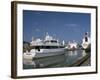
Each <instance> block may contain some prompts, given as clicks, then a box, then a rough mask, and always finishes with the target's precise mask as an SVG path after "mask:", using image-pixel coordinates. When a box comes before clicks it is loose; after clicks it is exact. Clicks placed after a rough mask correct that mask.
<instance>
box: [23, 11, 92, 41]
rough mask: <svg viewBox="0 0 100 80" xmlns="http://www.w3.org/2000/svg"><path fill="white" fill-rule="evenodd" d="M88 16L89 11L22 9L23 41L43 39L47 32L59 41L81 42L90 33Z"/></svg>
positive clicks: (89, 16)
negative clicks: (85, 34)
mask: <svg viewBox="0 0 100 80" xmlns="http://www.w3.org/2000/svg"><path fill="white" fill-rule="evenodd" d="M90 18H91V15H90V14H89V13H75V12H51V11H34V10H23V41H27V42H30V41H31V40H32V37H34V38H35V39H37V38H40V39H44V37H45V34H46V33H47V32H48V34H49V35H51V36H53V37H54V38H56V39H59V40H60V41H62V40H64V41H66V42H67V41H73V40H75V41H76V42H81V41H82V38H83V36H84V33H85V32H89V33H90V26H91V25H90V24H91V23H90V20H91V19H90Z"/></svg>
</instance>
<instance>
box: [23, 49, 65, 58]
mask: <svg viewBox="0 0 100 80" xmlns="http://www.w3.org/2000/svg"><path fill="white" fill-rule="evenodd" d="M65 51H66V49H42V50H40V51H35V50H34V49H33V50H32V51H31V52H28V53H24V58H27V59H28V58H29V59H32V58H43V57H50V56H56V55H61V54H64V53H65Z"/></svg>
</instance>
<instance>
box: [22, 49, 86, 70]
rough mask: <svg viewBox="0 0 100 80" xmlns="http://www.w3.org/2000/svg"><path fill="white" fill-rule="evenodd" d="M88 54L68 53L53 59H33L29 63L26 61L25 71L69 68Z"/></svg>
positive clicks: (77, 51)
mask: <svg viewBox="0 0 100 80" xmlns="http://www.w3.org/2000/svg"><path fill="white" fill-rule="evenodd" d="M87 54H88V53H87V52H85V51H84V50H76V51H66V52H65V54H64V55H58V56H53V57H45V58H40V59H33V60H31V61H29V62H27V61H28V60H26V61H25V60H24V65H23V68H24V69H33V68H50V67H65V66H66V67H67V66H69V65H71V64H73V63H74V62H76V61H77V60H79V59H81V58H83V57H85V56H87Z"/></svg>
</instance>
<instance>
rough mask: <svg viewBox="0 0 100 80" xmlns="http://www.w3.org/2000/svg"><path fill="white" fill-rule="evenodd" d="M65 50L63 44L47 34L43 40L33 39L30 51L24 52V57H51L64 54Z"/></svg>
mask: <svg viewBox="0 0 100 80" xmlns="http://www.w3.org/2000/svg"><path fill="white" fill-rule="evenodd" d="M65 50H66V49H65V47H64V45H63V44H62V43H60V42H59V41H58V40H57V39H54V38H53V37H52V36H50V35H49V34H48V33H47V34H46V36H45V38H44V39H43V40H41V39H35V40H34V39H33V40H32V41H31V42H30V51H29V52H24V56H28V55H29V56H31V57H32V58H42V57H50V56H56V55H61V54H64V53H65Z"/></svg>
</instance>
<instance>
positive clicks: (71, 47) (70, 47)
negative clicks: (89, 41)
mask: <svg viewBox="0 0 100 80" xmlns="http://www.w3.org/2000/svg"><path fill="white" fill-rule="evenodd" d="M77 48H78V46H77V43H76V42H75V40H73V42H70V41H69V42H68V44H67V46H66V49H67V50H76V49H77Z"/></svg>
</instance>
